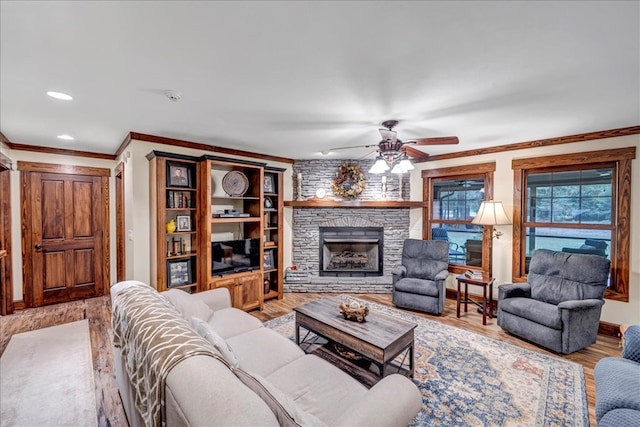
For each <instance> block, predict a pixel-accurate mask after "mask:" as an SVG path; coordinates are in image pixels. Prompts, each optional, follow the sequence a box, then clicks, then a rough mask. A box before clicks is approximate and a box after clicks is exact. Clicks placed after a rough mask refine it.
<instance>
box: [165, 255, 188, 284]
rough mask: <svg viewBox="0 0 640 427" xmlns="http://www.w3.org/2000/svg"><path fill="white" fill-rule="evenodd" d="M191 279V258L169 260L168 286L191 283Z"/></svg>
mask: <svg viewBox="0 0 640 427" xmlns="http://www.w3.org/2000/svg"><path fill="white" fill-rule="evenodd" d="M191 283H192V279H191V260H190V259H180V260H168V261H167V287H169V288H171V287H174V286H182V285H189V284H191Z"/></svg>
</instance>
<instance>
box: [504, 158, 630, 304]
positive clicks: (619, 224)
mask: <svg viewBox="0 0 640 427" xmlns="http://www.w3.org/2000/svg"><path fill="white" fill-rule="evenodd" d="M634 157H635V148H631V149H619V150H607V151H599V152H591V153H579V154H567V155H560V156H548V157H541V158H535V159H523V160H514V161H513V169H514V174H515V180H514V206H515V211H516V218H514V236H513V239H514V256H513V260H514V261H513V263H514V264H513V276H514V277H513V280H514V281H525V280H526V274H527V272H528V270H529V261H530V259H531V256H532V255H533V252H534V251H535V250H536V249H543V248H544V249H551V250H555V251H563V252H569V253H578V254H594V255H600V256H604V257H607V258H608V259H610V260H611V276H610V283H609V289H608V291H607V295H606V297H607V298H611V299H617V300H622V301H628V298H629V295H628V289H629V288H628V282H629V238H628V236H629V219H630V206H629V203H628V197H629V195H630V194H631V159H633V158H634ZM625 195H626V196H625ZM625 197H626V198H627V199H626V201H625ZM518 217H519V218H518ZM517 222H519V224H518V226H516V223H517Z"/></svg>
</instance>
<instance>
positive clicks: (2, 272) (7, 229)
mask: <svg viewBox="0 0 640 427" xmlns="http://www.w3.org/2000/svg"><path fill="white" fill-rule="evenodd" d="M11 166H12V162H11V159H9V158H8V157H7V156H5V155H4V154H2V153H0V249H4V250H6V251H7V254H6V256H5V257H4V258H3V259H2V260H0V284H2V288H1V289H0V296H1V298H0V300H1V303H2V305H1V306H0V314H2V315H3V316H4V315H7V314H12V313H13V311H14V305H13V281H12V278H11V259H12V256H11Z"/></svg>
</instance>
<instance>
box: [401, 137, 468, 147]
mask: <svg viewBox="0 0 640 427" xmlns="http://www.w3.org/2000/svg"><path fill="white" fill-rule="evenodd" d="M406 142H413V143H415V144H416V145H450V144H457V143H459V142H460V141H459V140H458V137H457V136H440V137H436V138H417V139H412V140H411V141H406Z"/></svg>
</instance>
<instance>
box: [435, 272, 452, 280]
mask: <svg viewBox="0 0 640 427" xmlns="http://www.w3.org/2000/svg"><path fill="white" fill-rule="evenodd" d="M447 277H449V270H442V271H441V272H440V273H438V274H436V276H435V277H434V278H433V280H446V278H447Z"/></svg>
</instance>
